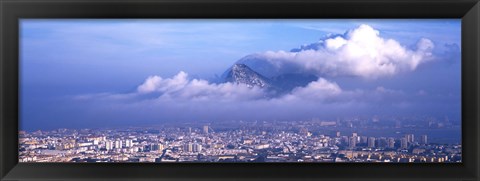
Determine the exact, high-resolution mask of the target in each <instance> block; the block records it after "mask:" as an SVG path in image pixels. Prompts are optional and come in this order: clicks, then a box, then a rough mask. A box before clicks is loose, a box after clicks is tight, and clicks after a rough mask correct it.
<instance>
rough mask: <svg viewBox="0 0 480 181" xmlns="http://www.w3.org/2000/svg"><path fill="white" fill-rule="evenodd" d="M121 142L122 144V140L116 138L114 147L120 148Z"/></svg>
mask: <svg viewBox="0 0 480 181" xmlns="http://www.w3.org/2000/svg"><path fill="white" fill-rule="evenodd" d="M122 144H123V143H122V140H117V141H115V148H117V149H118V148H122V147H123V145H122Z"/></svg>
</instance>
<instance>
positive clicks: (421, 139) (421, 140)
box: [420, 135, 428, 145]
mask: <svg viewBox="0 0 480 181" xmlns="http://www.w3.org/2000/svg"><path fill="white" fill-rule="evenodd" d="M420 144H424V145H426V144H428V138H427V135H422V136H420Z"/></svg>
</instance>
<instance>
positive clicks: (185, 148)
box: [183, 143, 193, 152]
mask: <svg viewBox="0 0 480 181" xmlns="http://www.w3.org/2000/svg"><path fill="white" fill-rule="evenodd" d="M183 151H184V152H193V144H192V143H186V144H185V145H183Z"/></svg>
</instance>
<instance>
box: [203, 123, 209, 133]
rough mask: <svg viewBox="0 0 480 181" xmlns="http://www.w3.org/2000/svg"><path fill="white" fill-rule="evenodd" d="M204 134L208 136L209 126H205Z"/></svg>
mask: <svg viewBox="0 0 480 181" xmlns="http://www.w3.org/2000/svg"><path fill="white" fill-rule="evenodd" d="M203 133H205V134H208V125H205V126H203Z"/></svg>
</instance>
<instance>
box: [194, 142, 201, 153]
mask: <svg viewBox="0 0 480 181" xmlns="http://www.w3.org/2000/svg"><path fill="white" fill-rule="evenodd" d="M192 151H193V152H202V145H201V144H198V143H195V144H193V149H192Z"/></svg>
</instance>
